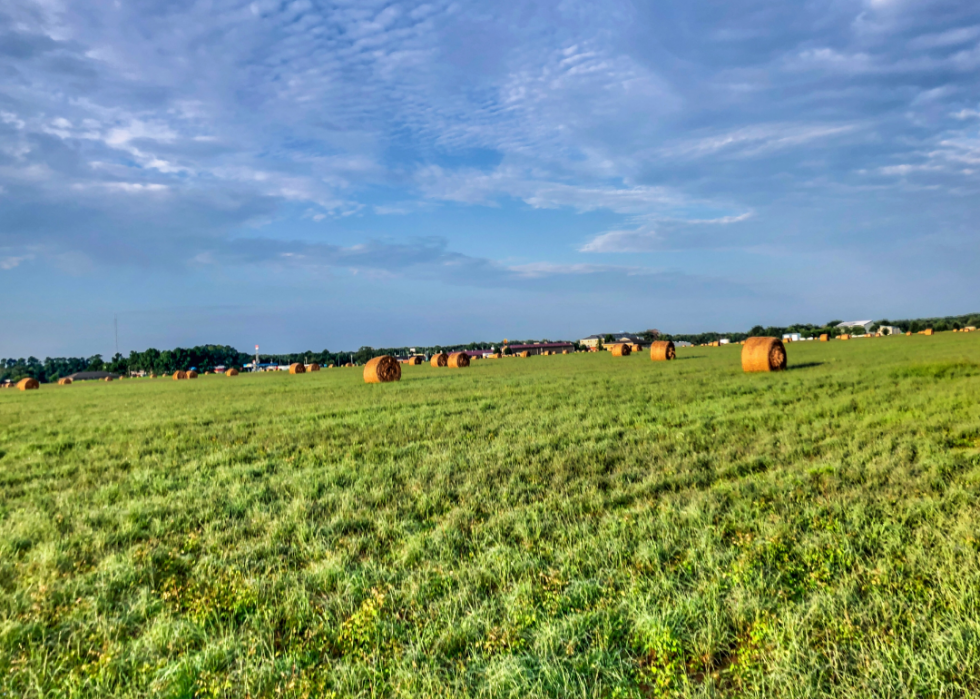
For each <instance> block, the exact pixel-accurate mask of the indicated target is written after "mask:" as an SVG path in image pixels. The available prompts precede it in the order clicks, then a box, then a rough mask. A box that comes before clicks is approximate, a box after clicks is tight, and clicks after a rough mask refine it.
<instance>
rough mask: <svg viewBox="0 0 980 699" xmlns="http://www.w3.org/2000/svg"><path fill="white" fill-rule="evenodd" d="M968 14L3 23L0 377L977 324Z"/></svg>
mask: <svg viewBox="0 0 980 699" xmlns="http://www.w3.org/2000/svg"><path fill="white" fill-rule="evenodd" d="M978 77H980V4H978V3H977V2H976V1H975V0H955V1H954V0H919V1H916V0H810V1H808V2H786V1H785V0H719V1H716V2H715V1H711V0H707V1H704V2H696V3H692V2H689V1H688V0H662V1H659V2H628V1H625V0H587V1H586V0H582V1H578V0H557V1H554V2H547V3H539V2H534V1H533V0H521V1H520V2H509V1H507V0H494V1H493V2H489V1H486V2H469V1H467V0H450V1H448V2H444V1H442V0H431V1H428V2H407V1H406V2H402V1H395V2H376V1H375V0H356V1H351V2H319V1H316V0H295V1H293V2H273V1H270V0H255V1H254V2H252V1H245V2H237V1H231V0H206V1H204V0H201V1H197V0H142V1H139V2H123V1H121V0H117V1H116V2H104V3H91V2H66V1H63V0H41V1H39V2H34V1H30V0H6V1H5V2H4V3H2V4H0V356H27V355H35V356H38V357H44V356H80V355H84V356H89V355H92V354H96V353H101V354H103V355H104V356H110V355H112V354H113V353H114V352H115V349H116V336H115V332H114V318H115V319H117V322H118V346H119V350H120V351H122V352H123V353H124V354H127V353H128V352H129V351H131V350H143V349H146V348H147V347H151V346H152V347H157V348H159V349H164V348H170V347H174V346H191V345H196V344H206V343H216V344H230V345H234V346H236V347H238V348H239V349H242V350H250V349H251V348H252V347H253V346H254V345H256V344H258V345H260V346H261V348H262V351H268V352H290V351H304V350H316V351H319V350H321V349H330V350H333V351H337V350H344V349H356V348H358V347H360V346H362V345H370V346H373V347H385V346H389V347H390V346H406V345H409V346H410V345H414V344H419V345H430V344H449V343H463V342H470V341H478V340H492V341H499V340H500V339H502V338H519V339H531V338H533V339H545V338H547V339H559V338H561V339H576V338H580V337H585V336H587V335H590V334H593V333H597V332H603V333H604V332H616V331H620V330H634V331H637V330H644V329H647V328H657V329H660V330H662V331H664V332H672V333H683V332H699V331H707V330H718V331H734V330H744V329H748V328H749V327H751V326H753V325H756V324H761V325H786V324H790V323H793V322H813V323H823V322H826V321H828V320H831V319H835V318H836V319H844V320H850V319H853V318H860V319H865V318H873V319H882V318H913V317H917V316H936V315H952V314H960V313H969V312H977V311H980V274H978V273H977V270H978V267H980V265H978V263H980V230H978V227H980V197H978V194H980V80H978Z"/></svg>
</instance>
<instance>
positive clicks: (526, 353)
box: [517, 350, 531, 359]
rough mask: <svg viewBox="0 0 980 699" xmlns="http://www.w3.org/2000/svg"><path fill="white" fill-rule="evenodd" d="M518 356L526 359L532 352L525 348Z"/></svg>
mask: <svg viewBox="0 0 980 699" xmlns="http://www.w3.org/2000/svg"><path fill="white" fill-rule="evenodd" d="M517 356H518V357H524V358H525V359H527V358H528V357H530V356H531V353H530V352H528V351H527V350H524V351H523V352H521V353H520V354H518V355H517Z"/></svg>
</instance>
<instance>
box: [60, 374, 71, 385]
mask: <svg viewBox="0 0 980 699" xmlns="http://www.w3.org/2000/svg"><path fill="white" fill-rule="evenodd" d="M58 385H59V386H71V379H69V378H68V377H67V376H66V377H65V378H63V379H58Z"/></svg>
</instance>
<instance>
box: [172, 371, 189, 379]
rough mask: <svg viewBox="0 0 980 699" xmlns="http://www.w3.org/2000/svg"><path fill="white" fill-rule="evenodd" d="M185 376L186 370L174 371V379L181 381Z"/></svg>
mask: <svg viewBox="0 0 980 699" xmlns="http://www.w3.org/2000/svg"><path fill="white" fill-rule="evenodd" d="M186 378H187V372H186V371H175V372H174V381H183V380H184V379H186Z"/></svg>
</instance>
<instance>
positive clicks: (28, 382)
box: [17, 376, 41, 391]
mask: <svg viewBox="0 0 980 699" xmlns="http://www.w3.org/2000/svg"><path fill="white" fill-rule="evenodd" d="M17 388H19V389H20V390H22V391H33V390H35V389H38V388H41V384H39V383H38V382H37V379H32V378H31V377H29V376H28V377H27V378H26V379H21V380H20V381H18V382H17Z"/></svg>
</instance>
